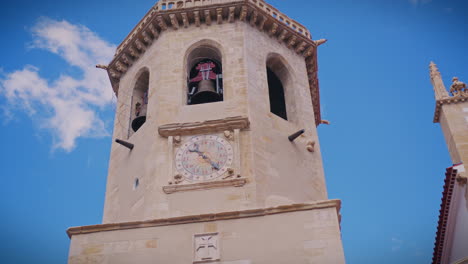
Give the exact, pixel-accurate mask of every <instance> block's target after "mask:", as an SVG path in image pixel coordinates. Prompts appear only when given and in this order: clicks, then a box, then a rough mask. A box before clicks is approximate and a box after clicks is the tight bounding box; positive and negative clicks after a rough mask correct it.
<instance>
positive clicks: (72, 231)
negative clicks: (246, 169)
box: [67, 200, 341, 238]
mask: <svg viewBox="0 0 468 264" xmlns="http://www.w3.org/2000/svg"><path fill="white" fill-rule="evenodd" d="M325 208H336V212H337V214H338V219H340V209H341V201H340V200H324V201H315V202H311V203H304V204H293V205H283V206H278V207H270V208H259V209H251V210H242V211H230V212H222V213H214V214H201V215H190V216H181V217H170V218H161V219H154V220H147V221H135V222H124V223H111V224H101V225H91V226H81V227H71V228H69V229H68V230H67V234H68V237H69V238H71V237H72V236H74V235H82V234H91V233H97V232H106V231H119V230H126V229H135V228H149V227H158V226H170V225H180V224H191V223H200V222H209V221H222V220H232V219H240V218H247V217H261V216H267V215H274V214H284V213H291V212H299V211H309V210H316V209H325Z"/></svg>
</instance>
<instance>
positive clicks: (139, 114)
mask: <svg viewBox="0 0 468 264" xmlns="http://www.w3.org/2000/svg"><path fill="white" fill-rule="evenodd" d="M148 90H149V72H147V71H145V72H143V73H142V74H141V75H140V77H139V78H138V80H137V82H136V84H135V88H134V89H133V96H132V117H131V119H132V121H131V127H132V131H131V132H130V135H132V134H133V133H134V132H137V131H138V129H140V127H141V126H143V124H144V123H145V122H146V112H147V108H148Z"/></svg>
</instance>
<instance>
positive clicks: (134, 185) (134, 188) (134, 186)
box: [133, 178, 140, 190]
mask: <svg viewBox="0 0 468 264" xmlns="http://www.w3.org/2000/svg"><path fill="white" fill-rule="evenodd" d="M138 185H140V179H138V178H136V179H135V182H134V183H133V190H136V188H138Z"/></svg>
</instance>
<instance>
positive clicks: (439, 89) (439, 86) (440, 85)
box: [429, 61, 449, 100]
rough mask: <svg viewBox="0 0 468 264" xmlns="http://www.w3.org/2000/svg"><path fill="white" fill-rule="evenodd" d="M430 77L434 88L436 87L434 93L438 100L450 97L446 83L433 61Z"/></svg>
mask: <svg viewBox="0 0 468 264" xmlns="http://www.w3.org/2000/svg"><path fill="white" fill-rule="evenodd" d="M429 75H430V76H431V82H432V86H433V87H434V93H435V98H436V100H440V99H444V98H447V97H449V94H448V92H447V89H446V88H445V85H444V82H443V81H442V77H441V75H440V72H439V69H438V68H437V65H436V64H435V63H434V62H433V61H431V63H430V64H429Z"/></svg>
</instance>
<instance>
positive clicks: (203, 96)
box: [190, 80, 222, 104]
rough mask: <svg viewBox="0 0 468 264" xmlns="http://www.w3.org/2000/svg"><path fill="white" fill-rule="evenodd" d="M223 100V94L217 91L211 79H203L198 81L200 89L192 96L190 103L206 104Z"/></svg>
mask: <svg viewBox="0 0 468 264" xmlns="http://www.w3.org/2000/svg"><path fill="white" fill-rule="evenodd" d="M219 101H222V98H221V95H220V94H219V93H217V92H216V88H215V85H214V83H213V81H211V80H201V81H200V82H199V83H198V91H197V93H196V94H194V95H193V96H192V99H191V100H190V104H204V103H213V102H219Z"/></svg>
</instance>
